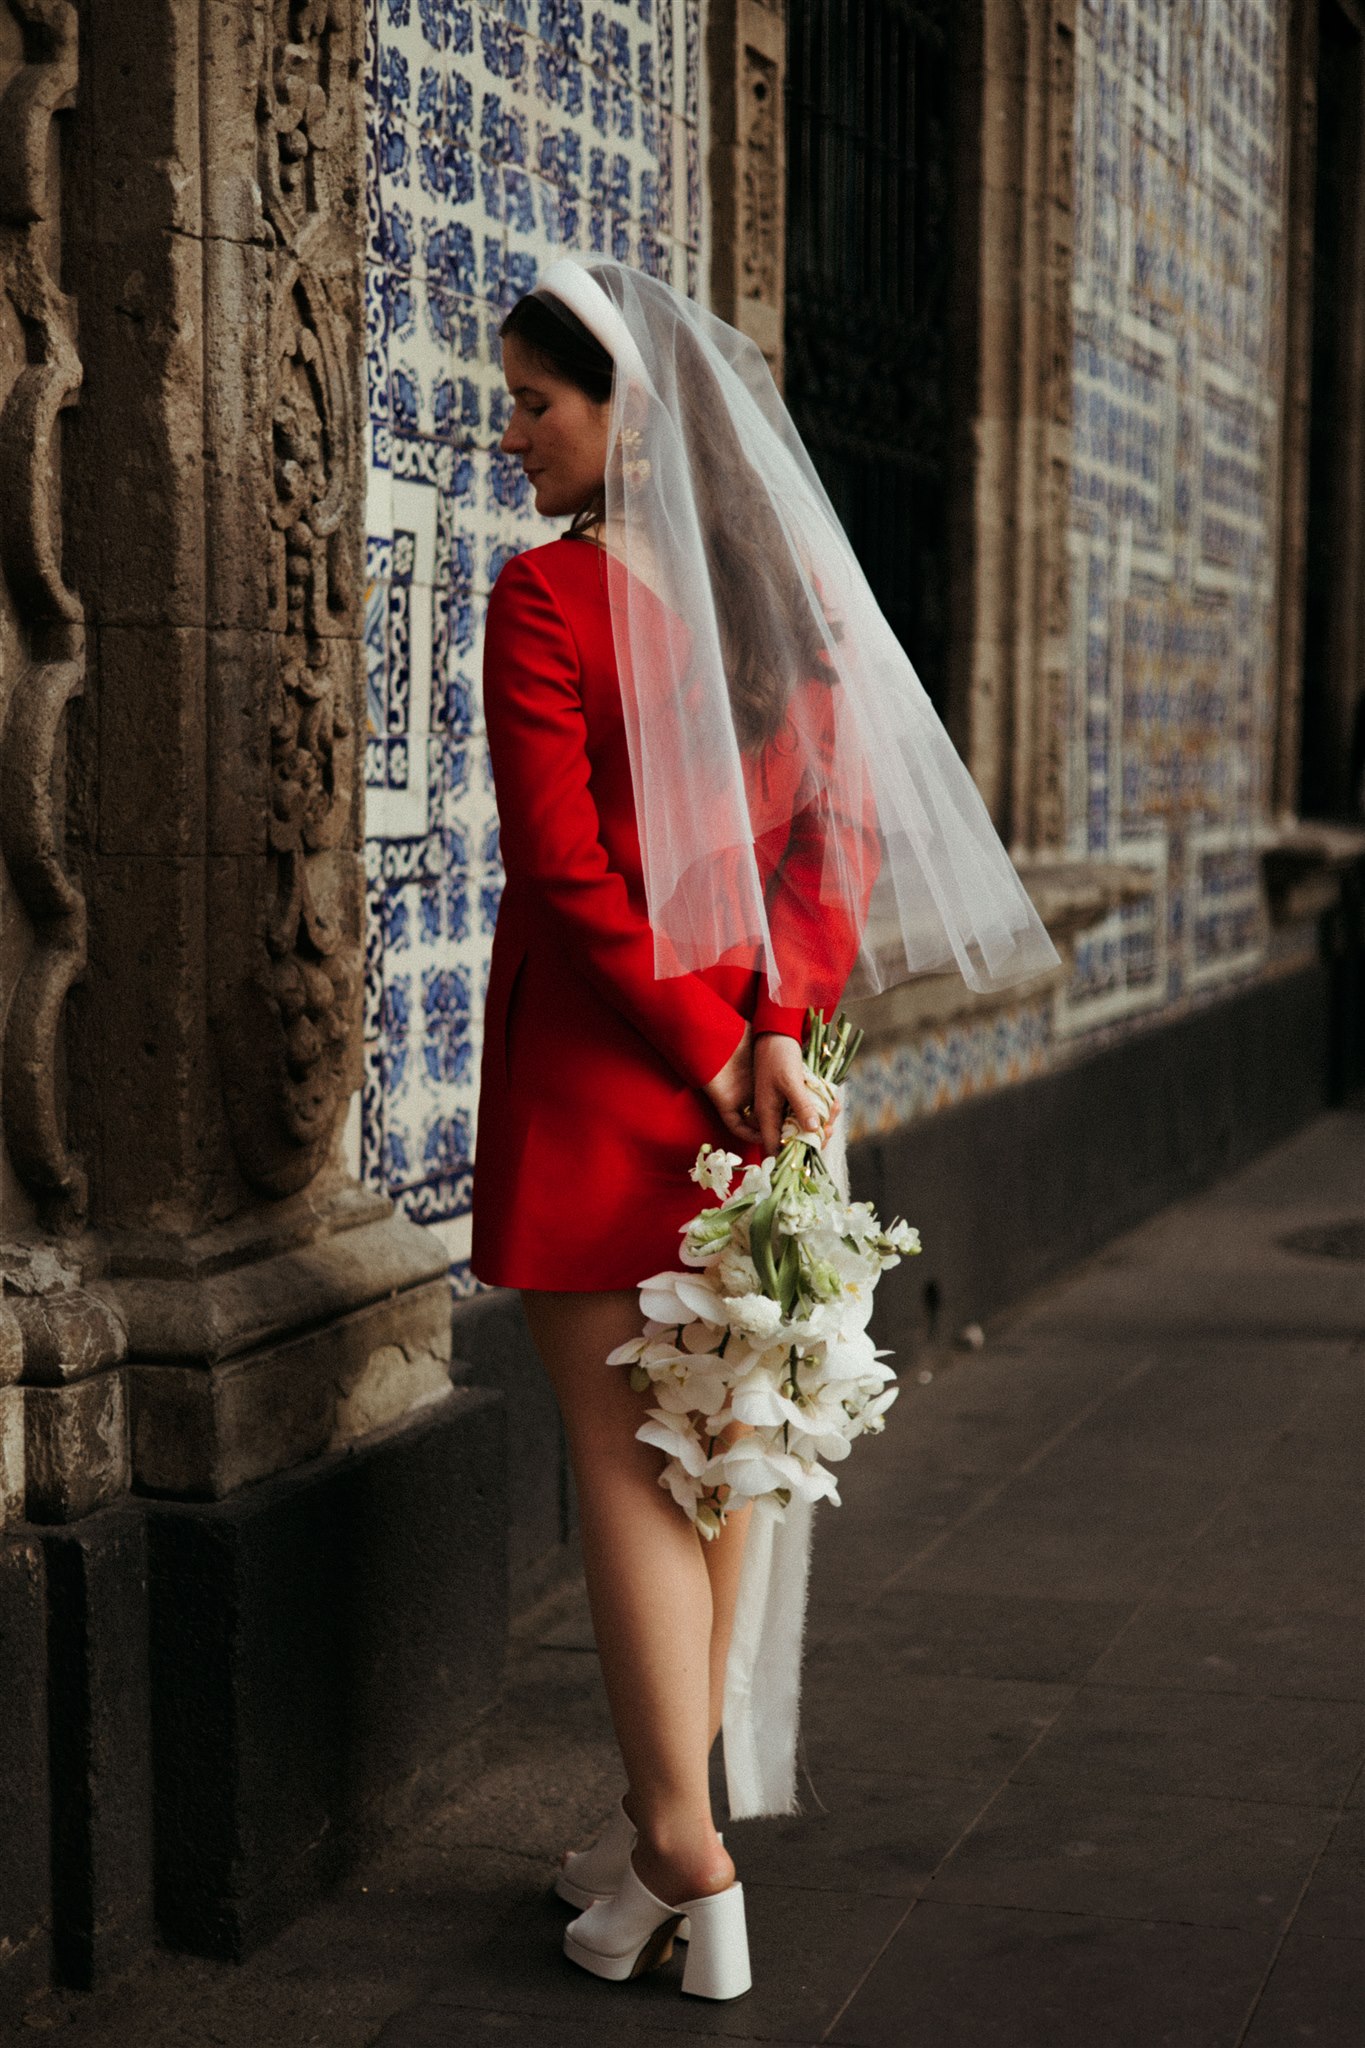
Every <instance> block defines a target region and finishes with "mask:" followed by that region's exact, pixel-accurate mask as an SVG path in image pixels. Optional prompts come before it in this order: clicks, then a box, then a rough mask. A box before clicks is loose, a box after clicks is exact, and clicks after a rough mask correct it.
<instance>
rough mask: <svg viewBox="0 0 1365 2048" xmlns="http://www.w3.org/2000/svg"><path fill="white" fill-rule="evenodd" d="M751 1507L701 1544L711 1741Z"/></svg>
mask: <svg viewBox="0 0 1365 2048" xmlns="http://www.w3.org/2000/svg"><path fill="white" fill-rule="evenodd" d="M752 1514H753V1509H752V1508H741V1509H740V1510H739V1512H738V1513H737V1514H732V1515H730V1516H729V1517H728V1518H727V1520H726V1524H725V1527H724V1528H723V1529H722V1530H721V1532H720V1534H719V1536H715V1537H713V1538H712V1539H711V1541H710V1542H709V1543H708V1544H706V1545H705V1546H704V1550H703V1556H704V1558H705V1561H706V1569H707V1571H708V1573H709V1575H710V1579H711V1672H710V1705H711V1717H710V1724H709V1725H710V1731H711V1740H712V1742H713V1743H714V1742H715V1739H716V1737H717V1736H718V1735H719V1734H720V1724H721V1716H722V1712H723V1710H724V1706H725V1663H726V1659H727V1658H728V1656H729V1654H730V1638H731V1636H732V1635H733V1634H734V1629H735V1603H736V1601H737V1600H738V1598H739V1572H740V1566H741V1565H742V1564H743V1562H744V1545H745V1542H746V1540H747V1538H748V1534H749V1519H750V1516H751V1515H752Z"/></svg>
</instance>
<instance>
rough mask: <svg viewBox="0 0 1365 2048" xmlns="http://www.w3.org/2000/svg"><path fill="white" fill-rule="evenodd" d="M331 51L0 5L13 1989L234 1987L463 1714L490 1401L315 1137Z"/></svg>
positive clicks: (396, 1249) (356, 189) (318, 1118)
mask: <svg viewBox="0 0 1365 2048" xmlns="http://www.w3.org/2000/svg"><path fill="white" fill-rule="evenodd" d="M363 19H364V8H363V4H362V0H235V4H233V5H230V6H229V5H214V6H204V5H202V4H201V0H118V4H116V5H114V4H108V5H105V4H96V0H84V4H81V5H79V6H78V5H76V4H73V0H0V1030H2V1032H3V1035H2V1036H0V1730H3V1732H4V1738H5V1739H4V1741H3V1742H0V1836H2V1837H3V1839H4V1841H5V1843H6V1845H7V1851H6V1855H5V1857H3V1858H0V1864H3V1869H0V1987H2V1988H3V1990H4V1991H6V1992H7V1991H8V1988H9V1986H10V1985H11V1984H12V1983H14V1982H16V1981H19V1982H22V1981H24V1980H25V1979H26V1978H29V1979H31V1978H34V1977H37V1978H40V1979H41V1978H45V1977H46V1975H47V1971H48V1964H49V1960H50V1961H51V1963H52V1966H53V1967H54V1968H55V1971H56V1973H57V1974H58V1976H59V1977H60V1978H61V1979H62V1980H63V1981H65V1982H68V1983H75V1984H87V1983H90V1982H92V1981H94V1980H95V1979H97V1978H98V1977H99V1976H100V1975H101V1974H103V1973H104V1972H105V1971H106V1970H108V1969H113V1968H118V1967H121V1966H122V1965H123V1964H124V1963H126V1961H127V1958H128V1956H129V1954H130V1953H133V1952H136V1950H137V1949H138V1947H140V1946H142V1945H144V1944H145V1943H146V1942H147V1941H148V1940H150V1939H151V1934H152V1901H153V1893H154V1890H155V1896H156V1902H157V1916H158V1922H159V1931H160V1934H161V1937H162V1939H163V1940H166V1941H170V1942H172V1943H175V1944H178V1945H182V1946H189V1947H193V1948H196V1949H200V1950H206V1951H208V1952H210V1953H214V1954H219V1955H236V1954H240V1953H241V1952H242V1951H243V1950H244V1949H245V1948H246V1947H247V1946H248V1945H249V1944H250V1943H251V1942H253V1941H255V1940H257V1939H259V1938H261V1936H262V1935H264V1934H266V1933H268V1932H270V1931H272V1930H273V1928H274V1927H276V1926H278V1925H279V1924H280V1922H281V1921H282V1920H283V1919H284V1918H287V1917H288V1915H289V1913H290V1912H291V1911H293V1910H296V1909H297V1907H298V1905H299V1904H301V1903H302V1902H303V1901H305V1900H306V1899H307V1897H308V1896H309V1892H310V1889H312V1888H314V1887H315V1886H318V1885H323V1884H326V1883H327V1882H329V1881H330V1880H331V1879H332V1878H333V1877H334V1876H335V1874H336V1872H337V1871H338V1870H339V1869H340V1868H342V1867H343V1866H344V1862H345V1859H346V1857H347V1855H348V1854H349V1853H351V1852H352V1850H353V1848H354V1846H355V1844H356V1843H357V1842H358V1841H363V1840H364V1839H366V1838H367V1835H368V1836H369V1837H370V1838H372V1830H373V1826H374V1820H375V1815H376V1813H377V1812H379V1811H380V1810H385V1811H387V1812H388V1813H390V1814H393V1813H397V1812H399V1811H401V1808H402V1803H403V1801H404V1800H406V1799H408V1798H409V1797H411V1796H412V1795H413V1793H414V1791H415V1790H416V1789H417V1788H419V1787H420V1784H421V1782H422V1778H423V1771H424V1768H425V1767H426V1766H427V1765H428V1764H429V1763H431V1762H433V1761H434V1760H435V1759H436V1758H438V1757H439V1756H440V1754H441V1752H442V1751H443V1749H444V1748H446V1747H448V1745H449V1744H450V1742H451V1741H452V1740H454V1739H455V1737H456V1736H457V1735H458V1734H459V1733H460V1732H461V1731H462V1729H463V1727H464V1726H465V1725H466V1724H467V1722H468V1719H469V1718H470V1716H471V1714H473V1713H475V1712H477V1711H479V1710H481V1709H482V1708H483V1707H484V1706H486V1705H487V1704H488V1702H489V1699H490V1697H491V1695H492V1691H493V1689H494V1687H495V1686H496V1682H497V1675H498V1667H499V1660H500V1656H501V1649H502V1642H503V1636H504V1633H505V1597H506V1595H505V1556H504V1551H505V1535H506V1531H505V1496H504V1490H503V1489H504V1476H503V1475H504V1462H505V1460H504V1450H503V1443H502V1436H501V1430H502V1418H501V1412H500V1403H499V1400H498V1398H497V1397H496V1396H495V1395H493V1394H490V1393H487V1392H484V1391H481V1390H474V1389H469V1388H458V1389H452V1386H451V1381H450V1370H449V1366H450V1326H451V1325H450V1295H449V1286H448V1280H447V1274H446V1255H445V1250H444V1247H443V1246H442V1245H441V1244H440V1243H439V1241H438V1240H437V1239H435V1238H434V1237H433V1236H431V1235H430V1234H429V1233H427V1232H426V1231H424V1230H422V1229H420V1228H418V1227H417V1226H416V1225H414V1224H412V1223H410V1222H408V1221H407V1220H406V1219H404V1218H403V1217H402V1216H400V1215H399V1214H397V1213H396V1212H395V1211H394V1210H393V1208H392V1205H391V1204H390V1203H389V1202H388V1201H387V1200H386V1199H384V1198H382V1197H379V1196H376V1195H374V1194H371V1193H367V1192H366V1191H364V1190H363V1189H361V1188H360V1187H359V1186H358V1185H357V1184H356V1183H355V1181H354V1180H353V1179H352V1178H351V1177H350V1175H349V1174H348V1172H347V1171H346V1168H345V1165H344V1163H343V1159H342V1155H341V1145H340V1131H341V1126H342V1122H343V1119H344V1117H345V1114H346V1110H347V1105H348V1102H349V1100H350V1098H351V1096H352V1094H353V1092H354V1090H355V1089H356V1087H357V1086H358V1084H359V1080H360V1057H359V1050H360V1049H359V1037H360V995H361V986H360V984H361V970H362V961H363V954H364V922H363V919H364V894H363V870H362V859H361V853H362V838H363V818H362V808H361V786H360V780H359V777H358V773H357V752H358V748H359V745H360V741H361V736H362V721H363V717H364V711H363V700H362V673H361V658H360V655H361V650H360V613H361V603H362V597H363V591H362V588H361V582H360V563H359V557H360V547H361V534H362V531H363V469H362V442H361V434H362V417H363V410H362V407H361V404H360V365H361V335H360V319H359V289H360V265H361V257H362V240H363V213H364V210H363V203H362V183H361V177H362V174H361V149H360V121H361V77H360V65H361V55H362V29H363ZM59 131H60V132H59ZM248 1482H256V1483H255V1484H249V1483H248ZM284 1703H287V1705H286V1704H284ZM153 1775H154V1776H155V1787H153ZM18 1842H21V1843H22V1844H23V1845H24V1848H23V1853H22V1854H19V1853H14V1854H11V1853H9V1846H10V1845H12V1844H14V1843H18ZM154 1867H155V1871H156V1884H155V1887H154V1885H153V1868H154Z"/></svg>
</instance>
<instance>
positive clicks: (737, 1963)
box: [682, 1881, 754, 1999]
mask: <svg viewBox="0 0 1365 2048" xmlns="http://www.w3.org/2000/svg"><path fill="white" fill-rule="evenodd" d="M687 1911H688V1916H689V1918H690V1919H691V1922H692V1939H691V1941H690V1942H689V1943H688V1948H687V1961H686V1963H685V1964H684V1965H683V1980H682V1988H683V1990H684V1991H685V1992H686V1993H687V1995H688V1997H689V1998H716V1999H727V1998H742V1997H743V1996H744V1993H745V1992H746V1991H747V1990H748V1989H749V1987H750V1986H751V1984H752V1983H753V1981H754V1980H753V1977H752V1975H751V1974H750V1970H749V1930H748V1926H747V1924H746V1922H745V1918H744V1887H743V1885H742V1884H740V1883H738V1881H736V1883H734V1884H732V1885H731V1886H730V1889H729V1891H727V1892H717V1893H716V1894H715V1896H714V1897H713V1898H709V1899H690V1900H689V1901H688V1906H687Z"/></svg>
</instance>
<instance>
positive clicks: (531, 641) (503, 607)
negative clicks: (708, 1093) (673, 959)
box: [484, 556, 747, 1088]
mask: <svg viewBox="0 0 1365 2048" xmlns="http://www.w3.org/2000/svg"><path fill="white" fill-rule="evenodd" d="M578 672H579V661H578V649H577V644H576V642H575V640H574V637H573V634H572V633H571V631H570V630H569V627H568V625H567V624H566V623H565V620H564V618H563V616H562V614H561V612H560V610H559V606H558V605H557V603H556V602H555V598H554V595H553V592H552V591H551V590H550V588H549V586H548V585H547V584H546V582H545V580H544V578H543V577H542V576H541V575H540V573H539V571H538V570H537V569H536V567H535V565H534V563H533V562H530V561H528V560H527V558H526V557H525V556H516V557H514V558H513V559H512V560H511V561H510V562H509V563H508V564H507V566H506V567H505V568H504V569H503V572H502V574H501V575H500V576H499V578H498V581H497V584H496V586H495V588H494V590H493V595H492V597H491V599H490V600H489V606H488V627H487V635H486V639H485V644H484V719H485V724H486V727H487V731H488V747H489V752H490V754H491V756H492V760H493V775H494V781H495V783H496V787H497V797H498V818H499V827H500V839H501V848H502V859H503V865H504V867H505V869H506V870H507V872H508V873H509V874H511V873H513V872H515V873H517V874H518V875H520V876H521V877H522V879H523V880H524V881H525V882H527V883H528V884H529V885H530V887H531V889H532V891H533V892H534V896H535V899H536V901H537V903H538V904H539V905H540V906H541V907H542V909H543V910H544V912H545V913H546V915H548V916H549V917H550V918H551V919H553V921H554V922H555V924H556V925H557V926H558V928H559V932H560V935H561V938H562V940H563V942H564V944H565V947H566V949H567V951H568V954H569V957H570V958H571V959H572V961H573V964H574V966H575V967H576V968H577V969H578V970H579V972H580V973H582V974H583V975H584V976H586V978H587V979H588V980H589V981H591V982H592V984H593V986H594V987H595V988H596V989H597V991H598V993H599V994H600V995H602V996H603V997H604V998H605V1000H606V1001H607V1002H609V1003H610V1004H611V1005H612V1006H613V1008H615V1009H617V1010H619V1011H620V1012H621V1014H622V1015H623V1016H624V1017H626V1018H627V1019H628V1020H629V1021H630V1023H632V1024H633V1025H634V1026H635V1027H636V1029H637V1030H639V1031H640V1032H641V1033H642V1034H643V1035H644V1036H645V1037H646V1038H647V1039H648V1040H649V1042H650V1043H651V1044H652V1045H654V1046H657V1048H658V1049H659V1051H660V1052H662V1053H663V1055H664V1057H665V1058H666V1059H667V1060H668V1061H669V1062H670V1064H671V1065H672V1066H673V1067H674V1068H675V1069H676V1070H677V1072H678V1073H679V1074H680V1075H681V1076H682V1077H683V1079H684V1080H686V1081H688V1082H690V1083H691V1085H692V1086H693V1087H696V1088H705V1087H706V1086H707V1085H708V1083H711V1082H713V1081H717V1080H719V1079H720V1077H721V1075H722V1074H723V1073H724V1072H725V1070H726V1068H727V1066H728V1065H729V1063H730V1062H731V1060H732V1058H733V1057H734V1056H735V1055H736V1054H737V1053H739V1051H740V1047H741V1042H742V1040H743V1037H744V1034H745V1032H746V1030H747V1024H746V1021H745V1019H744V1018H743V1017H741V1015H740V1013H739V1012H738V1011H737V1010H736V1009H734V1008H733V1007H732V1005H731V1004H729V1003H727V1002H726V1001H725V1000H724V998H723V997H722V996H720V995H718V994H717V993H716V991H715V990H714V989H713V988H711V986H710V985H709V983H707V982H705V981H703V980H702V978H701V977H700V976H699V975H695V974H682V975H674V976H671V977H669V978H668V979H667V980H665V981H657V980H656V979H655V975H654V935H653V932H652V931H651V929H650V925H649V921H648V919H647V918H646V917H644V916H642V915H641V914H640V913H639V912H638V911H637V910H635V909H634V908H633V907H632V905H631V902H630V899H629V896H628V893H627V890H626V883H625V878H624V876H623V875H621V874H620V873H619V872H618V871H617V870H616V869H614V868H613V867H612V866H611V864H610V861H609V859H608V856H607V851H606V848H605V847H604V845H603V843H602V836H601V831H600V820H599V817H598V812H597V805H596V803H595V802H594V800H593V795H592V790H591V787H590V784H589V763H588V751H587V727H586V722H585V719H584V716H583V705H582V699H581V697H580V694H579V689H578Z"/></svg>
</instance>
